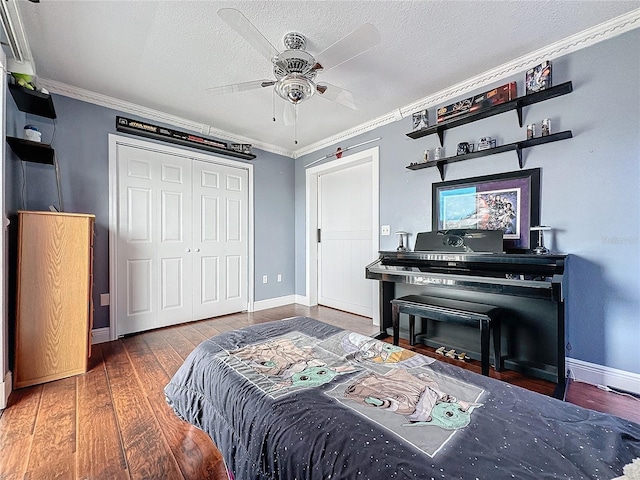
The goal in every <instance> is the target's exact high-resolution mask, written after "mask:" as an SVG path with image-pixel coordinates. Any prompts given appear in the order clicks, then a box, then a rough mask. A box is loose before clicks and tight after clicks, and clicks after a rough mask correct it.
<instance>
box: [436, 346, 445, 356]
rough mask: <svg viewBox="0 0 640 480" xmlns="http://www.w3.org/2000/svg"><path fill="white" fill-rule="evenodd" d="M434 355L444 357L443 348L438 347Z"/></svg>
mask: <svg viewBox="0 0 640 480" xmlns="http://www.w3.org/2000/svg"><path fill="white" fill-rule="evenodd" d="M436 353H437V354H438V355H444V347H440V348H438V349H436Z"/></svg>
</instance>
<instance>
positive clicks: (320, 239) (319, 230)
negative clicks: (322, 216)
mask: <svg viewBox="0 0 640 480" xmlns="http://www.w3.org/2000/svg"><path fill="white" fill-rule="evenodd" d="M321 241H322V229H321V228H319V229H318V243H321Z"/></svg>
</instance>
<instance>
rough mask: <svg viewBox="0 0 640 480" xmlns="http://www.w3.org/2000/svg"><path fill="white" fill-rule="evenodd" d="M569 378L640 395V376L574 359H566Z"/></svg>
mask: <svg viewBox="0 0 640 480" xmlns="http://www.w3.org/2000/svg"><path fill="white" fill-rule="evenodd" d="M566 365H567V370H571V378H573V379H574V380H578V381H580V382H585V383H590V384H591V385H606V386H608V387H613V388H619V389H621V390H625V391H627V392H633V393H637V394H640V375H639V374H637V373H632V372H627V371H625V370H618V369H616V368H610V367H605V366H604V365H597V364H595V363H589V362H585V361H582V360H576V359H575V358H567V359H566Z"/></svg>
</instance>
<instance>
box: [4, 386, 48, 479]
mask: <svg viewBox="0 0 640 480" xmlns="http://www.w3.org/2000/svg"><path fill="white" fill-rule="evenodd" d="M41 397H42V385H37V386H35V387H28V388H23V389H20V390H14V391H13V392H12V393H11V397H10V398H9V403H8V405H7V408H5V409H4V410H3V411H2V414H1V415H0V452H2V454H1V455H0V478H1V479H2V480H14V479H18V478H23V477H24V474H25V472H26V470H27V461H28V460H29V451H30V450H31V442H32V440H33V432H34V429H35V422H36V418H37V414H38V409H39V407H40V399H41Z"/></svg>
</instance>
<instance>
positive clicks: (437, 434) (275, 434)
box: [165, 317, 640, 480]
mask: <svg viewBox="0 0 640 480" xmlns="http://www.w3.org/2000/svg"><path fill="white" fill-rule="evenodd" d="M165 393H166V396H167V401H168V402H169V404H170V405H171V406H172V407H173V409H174V410H175V412H176V414H177V415H179V416H180V417H181V418H183V419H185V420H186V421H188V422H190V423H192V424H194V425H196V426H197V427H199V428H201V429H203V430H204V431H206V432H207V433H208V434H209V435H210V436H211V437H212V439H213V440H214V442H215V443H216V445H217V446H218V448H219V449H220V451H221V452H222V453H223V455H224V457H225V461H226V462H227V465H228V466H229V468H230V469H231V471H232V472H233V473H234V476H235V478H236V479H238V480H241V479H245V478H246V479H253V478H255V479H267V478H269V479H271V478H272V479H283V480H284V479H291V478H297V479H303V478H308V479H311V478H336V479H348V478H363V479H365V478H366V479H378V478H380V479H383V478H384V479H387V478H450V477H453V476H455V477H456V478H459V477H462V478H474V479H475V478H478V479H489V478H491V479H495V478H532V479H533V478H541V477H543V476H544V475H545V474H546V475H549V474H553V475H554V476H555V475H559V476H564V478H576V479H577V478H594V479H599V478H606V479H610V478H613V477H615V476H617V475H620V474H621V473H622V468H623V466H624V465H625V464H626V463H629V462H630V461H632V459H633V458H636V457H638V456H640V425H637V424H634V423H632V422H626V421H624V420H622V419H619V418H617V417H612V416H607V415H603V414H598V413H596V412H591V411H589V410H585V409H581V408H579V407H575V406H572V405H569V404H567V403H564V402H561V401H558V400H555V399H553V398H549V397H546V396H543V395H539V394H536V393H533V392H529V391H526V390H524V389H521V388H519V387H514V386H511V385H508V384H505V383H502V382H499V381H496V380H493V379H488V378H486V377H482V376H480V375H476V374H474V373H471V372H468V371H465V370H462V369H459V368H457V367H454V366H451V365H448V364H443V363H441V362H437V361H435V360H434V359H432V358H429V357H425V356H423V355H420V354H417V353H415V352H411V351H408V350H405V349H403V348H401V347H397V346H393V345H390V344H388V343H385V342H382V341H379V340H375V339H372V338H370V337H366V336H363V335H360V334H357V333H353V332H348V331H345V330H341V329H339V328H337V327H333V326H330V325H327V324H324V323H321V322H318V321H317V320H313V319H310V318H306V317H296V318H291V319H285V320H281V321H277V322H270V323H267V324H260V325H255V326H252V327H248V328H245V329H242V330H236V331H233V332H227V333H225V334H222V335H219V336H216V337H213V338H211V339H209V340H207V341H205V342H203V343H202V344H201V345H200V346H199V347H197V348H196V349H195V350H194V351H193V352H192V354H191V355H190V356H189V357H188V358H187V359H186V360H185V362H184V364H183V366H182V367H181V368H180V370H179V371H178V372H177V373H176V375H175V376H174V378H173V379H172V380H171V382H170V383H169V384H168V385H167V387H166V389H165ZM605 445H606V448H603V446H605ZM512 475H513V476H512Z"/></svg>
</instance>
